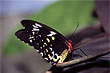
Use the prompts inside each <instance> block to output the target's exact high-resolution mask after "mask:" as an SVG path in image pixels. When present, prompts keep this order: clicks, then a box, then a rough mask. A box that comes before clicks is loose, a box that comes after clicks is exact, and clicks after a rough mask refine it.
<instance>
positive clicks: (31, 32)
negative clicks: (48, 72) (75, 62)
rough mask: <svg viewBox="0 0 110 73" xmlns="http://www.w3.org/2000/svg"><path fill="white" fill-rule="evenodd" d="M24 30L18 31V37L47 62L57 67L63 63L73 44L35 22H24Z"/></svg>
mask: <svg viewBox="0 0 110 73" xmlns="http://www.w3.org/2000/svg"><path fill="white" fill-rule="evenodd" d="M21 23H22V25H23V26H24V27H25V28H24V29H21V30H18V31H17V32H16V36H17V37H18V38H19V39H20V40H21V41H24V42H25V43H28V44H29V45H30V46H33V47H34V48H35V49H36V51H38V53H40V54H41V55H42V57H43V58H44V59H45V60H47V62H49V63H51V64H52V65H55V64H56V63H63V61H64V60H65V58H66V57H67V55H68V53H70V52H71V50H72V49H73V48H72V44H71V41H69V40H68V39H67V38H65V37H64V36H63V35H61V34H60V33H59V32H57V31H56V30H54V29H52V28H50V27H48V26H46V25H44V24H41V23H39V22H36V21H33V20H22V21H21Z"/></svg>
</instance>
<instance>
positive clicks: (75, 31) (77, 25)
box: [70, 22, 79, 38]
mask: <svg viewBox="0 0 110 73" xmlns="http://www.w3.org/2000/svg"><path fill="white" fill-rule="evenodd" d="M78 27H79V22H78V24H77V26H76V28H75V30H74V32H73V33H72V35H71V36H70V38H71V37H72V36H73V35H74V33H75V32H76V30H77V29H78Z"/></svg>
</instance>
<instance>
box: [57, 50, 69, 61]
mask: <svg viewBox="0 0 110 73" xmlns="http://www.w3.org/2000/svg"><path fill="white" fill-rule="evenodd" d="M67 55H68V50H67V49H65V50H64V51H63V52H62V53H61V57H59V58H60V60H59V61H58V63H63V61H64V60H65V58H66V56H67Z"/></svg>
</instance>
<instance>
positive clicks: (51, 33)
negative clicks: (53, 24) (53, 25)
mask: <svg viewBox="0 0 110 73" xmlns="http://www.w3.org/2000/svg"><path fill="white" fill-rule="evenodd" d="M55 34H56V33H55V32H53V31H50V34H48V35H47V36H52V35H55Z"/></svg>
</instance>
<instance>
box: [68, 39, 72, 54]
mask: <svg viewBox="0 0 110 73" xmlns="http://www.w3.org/2000/svg"><path fill="white" fill-rule="evenodd" d="M67 45H68V48H69V52H71V51H72V50H73V47H72V43H71V41H70V40H69V41H68V43H67Z"/></svg>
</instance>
